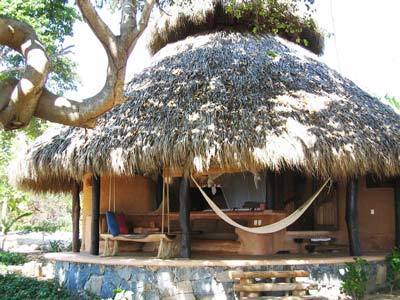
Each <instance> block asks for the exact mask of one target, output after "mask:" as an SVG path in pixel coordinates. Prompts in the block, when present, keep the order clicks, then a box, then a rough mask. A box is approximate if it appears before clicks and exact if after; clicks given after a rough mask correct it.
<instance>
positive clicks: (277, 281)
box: [229, 270, 318, 299]
mask: <svg viewBox="0 0 400 300" xmlns="http://www.w3.org/2000/svg"><path fill="white" fill-rule="evenodd" d="M309 275H310V274H309V272H307V271H303V270H295V271H254V272H253V271H252V272H242V271H231V272H229V277H230V278H231V279H233V280H234V281H235V283H234V286H233V288H234V291H235V292H237V293H239V295H240V299H313V298H312V297H309V296H307V295H306V294H307V291H308V290H313V289H317V288H318V286H317V285H316V284H313V283H306V282H299V281H298V278H307V277H309Z"/></svg>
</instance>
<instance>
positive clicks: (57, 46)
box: [0, 0, 79, 232]
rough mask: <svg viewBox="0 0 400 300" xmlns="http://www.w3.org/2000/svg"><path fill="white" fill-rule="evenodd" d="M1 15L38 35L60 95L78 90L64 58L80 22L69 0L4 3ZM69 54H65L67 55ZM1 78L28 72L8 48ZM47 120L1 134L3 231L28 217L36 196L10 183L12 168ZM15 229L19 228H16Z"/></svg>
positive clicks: (4, 0) (0, 68)
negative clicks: (75, 25)
mask: <svg viewBox="0 0 400 300" xmlns="http://www.w3.org/2000/svg"><path fill="white" fill-rule="evenodd" d="M0 15H1V16H6V17H9V18H13V19H17V20H20V21H24V22H26V23H27V24H29V25H30V26H31V27H32V28H33V29H34V30H35V31H36V33H37V35H38V38H39V40H40V41H41V42H42V43H43V45H44V46H45V48H46V51H47V53H48V54H49V57H50V60H51V74H50V76H49V80H48V81H47V83H48V87H49V88H50V89H52V90H53V91H54V92H56V93H62V91H64V90H67V89H73V88H75V81H74V79H75V77H76V74H75V73H74V66H75V65H74V63H73V62H72V61H71V60H70V59H68V58H67V57H65V56H64V55H63V52H65V49H64V48H63V47H64V46H63V43H64V40H65V37H66V36H71V35H72V27H73V23H74V22H75V20H77V19H78V18H79V17H78V13H77V11H76V9H75V8H74V7H72V6H70V5H68V1H65V0H2V1H0ZM64 54H65V53H64ZM0 56H1V60H0V78H1V79H2V80H4V79H6V78H8V77H10V76H11V77H17V78H18V77H19V76H20V74H21V73H22V71H23V70H24V60H23V58H22V56H21V55H20V54H19V53H17V52H15V51H13V50H11V49H9V48H7V47H0ZM47 126H48V125H47V123H45V122H44V121H41V120H38V119H33V120H32V122H31V123H30V125H29V126H28V127H27V128H25V129H24V130H23V131H22V132H19V133H15V132H6V131H3V130H1V131H0V204H1V205H2V206H3V207H4V205H6V206H7V207H6V210H3V212H2V215H1V216H0V219H1V224H0V229H1V230H2V231H3V232H6V231H9V230H10V229H11V227H13V225H14V224H16V223H20V222H17V221H19V220H20V219H21V217H22V216H26V215H27V211H29V210H30V208H31V207H30V203H31V199H32V196H31V195H29V194H27V193H24V192H21V191H18V190H16V189H14V188H13V187H12V186H10V185H9V184H8V165H9V162H10V161H11V160H12V159H13V158H14V154H15V153H18V152H19V151H20V146H21V144H25V143H26V142H27V141H30V140H32V139H34V138H36V137H37V136H39V135H40V134H41V133H42V132H43V131H44V129H46V127H47ZM14 227H15V226H14Z"/></svg>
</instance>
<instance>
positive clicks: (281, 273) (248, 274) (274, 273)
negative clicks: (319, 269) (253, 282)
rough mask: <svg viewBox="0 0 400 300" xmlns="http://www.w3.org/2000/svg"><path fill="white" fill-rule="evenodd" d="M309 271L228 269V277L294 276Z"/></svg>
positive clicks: (305, 274) (308, 274) (301, 275)
mask: <svg viewBox="0 0 400 300" xmlns="http://www.w3.org/2000/svg"><path fill="white" fill-rule="evenodd" d="M308 276H310V272H307V271H304V270H294V271H254V272H242V271H230V272H229V278H231V279H251V278H259V279H263V278H296V277H308Z"/></svg>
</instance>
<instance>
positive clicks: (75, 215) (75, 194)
mask: <svg viewBox="0 0 400 300" xmlns="http://www.w3.org/2000/svg"><path fill="white" fill-rule="evenodd" d="M79 192H80V185H79V183H78V182H74V184H73V186H72V252H79V251H80V247H81V245H80V243H79V219H80V216H81V203H80V199H79Z"/></svg>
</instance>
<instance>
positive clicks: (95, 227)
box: [90, 175, 100, 255]
mask: <svg viewBox="0 0 400 300" xmlns="http://www.w3.org/2000/svg"><path fill="white" fill-rule="evenodd" d="M99 219H100V176H98V175H93V176H92V232H91V233H92V237H91V238H92V242H91V245H90V254H92V255H99V239H100V234H99Z"/></svg>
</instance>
